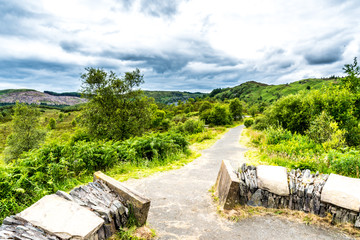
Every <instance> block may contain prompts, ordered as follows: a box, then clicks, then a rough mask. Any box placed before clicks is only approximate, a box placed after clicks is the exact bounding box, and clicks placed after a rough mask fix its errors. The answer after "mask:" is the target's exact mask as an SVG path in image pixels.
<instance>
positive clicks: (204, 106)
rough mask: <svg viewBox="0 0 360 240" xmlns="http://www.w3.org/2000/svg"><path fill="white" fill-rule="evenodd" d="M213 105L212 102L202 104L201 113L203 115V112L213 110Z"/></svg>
mask: <svg viewBox="0 0 360 240" xmlns="http://www.w3.org/2000/svg"><path fill="white" fill-rule="evenodd" d="M211 108H212V105H211V103H210V102H208V101H204V102H203V104H201V106H200V108H199V113H200V114H201V113H202V112H203V111H205V110H207V109H211Z"/></svg>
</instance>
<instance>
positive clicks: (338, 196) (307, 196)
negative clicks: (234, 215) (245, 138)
mask: <svg viewBox="0 0 360 240" xmlns="http://www.w3.org/2000/svg"><path fill="white" fill-rule="evenodd" d="M224 162H226V161H224ZM224 170H227V171H231V172H233V173H232V174H236V175H237V177H238V180H237V181H238V182H239V190H237V192H238V199H236V200H234V202H239V203H240V204H242V205H244V204H247V205H250V206H263V207H267V208H289V209H292V210H299V211H304V212H309V213H314V214H317V215H319V216H322V217H324V216H326V214H327V213H330V214H331V215H332V217H333V222H350V223H352V224H354V226H355V227H357V228H360V213H359V212H360V179H354V178H348V177H343V176H339V175H336V174H331V175H330V176H329V175H326V174H319V173H316V174H311V172H310V170H303V171H300V170H291V171H290V172H287V171H286V169H285V168H284V167H278V166H264V165H261V166H257V167H255V166H247V165H246V164H243V165H242V166H241V167H240V168H239V169H238V170H237V171H234V170H233V169H232V168H230V169H229V168H227V169H224V168H221V169H220V171H219V175H218V178H219V176H220V175H224V173H221V174H220V172H223V171H224ZM217 181H219V180H217ZM223 191H224V190H221V189H220V190H218V191H217V192H218V193H221V192H223ZM225 194H226V195H228V194H229V193H225ZM230 195H231V194H230ZM222 197H223V196H220V195H219V199H220V198H222ZM228 204H230V203H228Z"/></svg>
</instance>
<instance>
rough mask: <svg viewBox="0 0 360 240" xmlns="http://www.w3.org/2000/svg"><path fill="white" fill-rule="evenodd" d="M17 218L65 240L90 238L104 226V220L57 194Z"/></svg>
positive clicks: (47, 197)
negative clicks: (74, 237) (75, 237)
mask: <svg viewBox="0 0 360 240" xmlns="http://www.w3.org/2000/svg"><path fill="white" fill-rule="evenodd" d="M17 216H18V217H19V218H21V219H23V220H25V221H28V222H30V223H31V224H33V225H35V226H37V227H40V228H42V229H45V230H46V231H47V232H51V233H54V234H55V235H56V236H58V237H59V238H65V239H66V238H71V237H72V236H79V237H82V238H88V237H90V236H91V235H93V233H94V232H96V231H97V230H98V229H99V228H100V227H101V226H102V225H103V224H104V220H103V219H101V218H99V217H98V216H96V215H95V214H94V213H93V212H91V211H90V210H89V209H86V208H84V207H81V206H80V205H78V204H77V203H75V202H72V201H68V200H65V199H64V198H62V197H59V196H57V195H55V194H53V195H48V196H45V197H43V198H42V199H40V200H39V201H38V202H36V203H35V204H33V205H32V206H31V207H29V208H27V209H25V210H24V211H22V212H21V213H19V214H18V215H17Z"/></svg>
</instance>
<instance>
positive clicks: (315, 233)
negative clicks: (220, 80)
mask: <svg viewBox="0 0 360 240" xmlns="http://www.w3.org/2000/svg"><path fill="white" fill-rule="evenodd" d="M242 129H243V126H239V127H236V128H233V129H231V130H230V131H229V132H228V133H226V134H225V135H224V136H223V138H221V139H220V140H219V141H218V142H216V143H215V144H214V145H213V146H212V147H211V148H209V149H207V150H204V151H203V152H202V156H201V157H199V158H197V159H196V160H194V161H193V162H192V163H190V164H188V165H186V166H184V167H183V168H181V169H178V170H173V171H169V172H165V173H159V174H156V175H153V176H151V177H148V178H143V179H138V180H129V181H127V184H128V185H129V186H132V187H133V188H134V189H136V190H138V191H139V192H141V193H143V194H144V195H145V196H147V197H149V198H150V199H151V208H150V212H149V217H148V222H149V224H150V226H151V227H152V228H154V229H155V230H156V232H157V236H158V238H159V239H206V240H210V239H226V240H227V239H255V240H256V239H282V240H285V239H292V240H294V239H312V240H314V239H351V238H349V237H346V236H345V235H343V234H341V233H337V232H334V231H330V230H326V229H321V228H317V227H314V226H306V225H305V224H300V223H294V222H291V221H287V220H283V219H279V218H277V217H270V216H268V217H254V218H249V219H245V220H242V221H240V222H238V223H233V222H229V221H227V220H225V219H223V218H221V217H220V216H219V215H218V214H217V213H216V206H215V205H214V204H213V202H212V199H211V194H210V193H209V191H208V190H209V189H210V188H211V186H212V185H214V184H215V181H216V177H217V172H218V171H219V168H220V164H221V161H222V160H223V159H226V160H229V161H230V162H231V164H232V166H233V167H236V168H237V167H238V166H239V164H241V163H242V161H244V158H243V154H244V153H245V152H246V151H247V150H248V149H246V148H244V147H242V146H241V145H240V144H239V139H240V133H241V131H242Z"/></svg>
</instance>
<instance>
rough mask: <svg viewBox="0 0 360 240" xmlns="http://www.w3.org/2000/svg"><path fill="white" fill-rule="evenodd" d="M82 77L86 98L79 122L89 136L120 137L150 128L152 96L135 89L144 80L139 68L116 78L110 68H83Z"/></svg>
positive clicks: (136, 133) (139, 133) (130, 135)
mask: <svg viewBox="0 0 360 240" xmlns="http://www.w3.org/2000/svg"><path fill="white" fill-rule="evenodd" d="M81 78H82V81H83V82H82V93H83V94H84V96H85V97H87V98H88V99H89V102H88V103H87V104H86V106H85V109H84V111H83V115H82V119H83V121H82V123H83V125H84V126H85V127H86V128H87V130H88V133H89V135H90V136H92V137H95V138H100V139H115V140H123V139H127V138H130V137H132V136H139V135H141V134H142V133H144V131H145V130H147V129H148V128H149V127H150V124H151V122H152V118H153V111H154V109H153V106H154V99H153V98H147V97H145V96H144V95H143V92H142V91H141V90H139V89H137V88H138V87H139V86H140V85H141V84H142V83H143V82H144V80H143V75H141V74H140V70H139V69H136V70H135V71H132V72H126V73H125V76H124V77H122V78H119V77H118V76H117V75H116V74H115V73H114V72H112V71H110V72H105V71H104V70H102V69H96V68H86V73H84V74H83V75H82V76H81Z"/></svg>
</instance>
